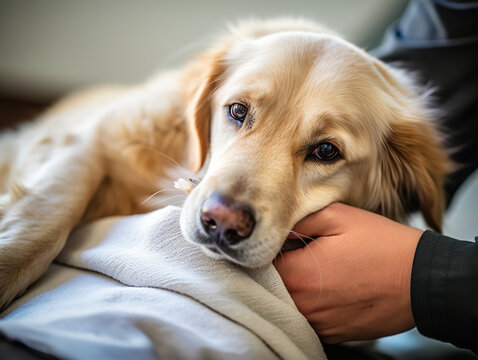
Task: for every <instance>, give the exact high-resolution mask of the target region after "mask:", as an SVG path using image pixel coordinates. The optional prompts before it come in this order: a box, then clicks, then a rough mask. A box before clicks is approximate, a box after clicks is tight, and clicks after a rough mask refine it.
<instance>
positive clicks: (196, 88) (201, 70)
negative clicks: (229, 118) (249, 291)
mask: <svg viewBox="0 0 478 360" xmlns="http://www.w3.org/2000/svg"><path fill="white" fill-rule="evenodd" d="M226 52H227V49H226V48H224V47H221V48H218V49H215V50H213V51H210V52H209V53H208V54H205V55H203V56H201V57H200V58H199V59H198V61H196V62H195V63H194V64H192V66H191V67H190V70H189V74H188V78H186V79H185V81H186V82H189V84H188V87H189V91H188V93H189V95H188V98H189V99H188V101H189V107H188V118H189V119H188V120H189V135H190V141H191V143H190V154H189V159H190V166H191V169H192V170H193V171H194V172H198V171H199V170H200V169H201V168H202V166H203V165H204V162H205V160H206V157H207V154H208V151H209V139H210V128H211V121H212V116H213V114H212V104H211V99H212V95H213V93H214V91H215V90H216V89H217V88H218V87H219V86H220V85H221V82H222V75H223V74H224V71H225V64H224V56H225V54H226Z"/></svg>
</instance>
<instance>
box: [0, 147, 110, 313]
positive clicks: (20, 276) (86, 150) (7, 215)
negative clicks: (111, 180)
mask: <svg viewBox="0 0 478 360" xmlns="http://www.w3.org/2000/svg"><path fill="white" fill-rule="evenodd" d="M95 151H96V147H95V146H92V145H91V144H85V143H82V142H81V141H80V140H78V141H77V142H76V143H75V144H70V145H68V146H63V147H59V148H53V149H52V151H50V152H49V153H48V156H47V159H46V161H43V162H41V163H40V164H38V163H37V164H36V165H35V167H34V168H31V169H28V168H27V171H23V174H24V176H22V179H21V181H22V183H21V184H20V183H16V182H14V183H11V184H10V186H9V193H8V194H7V195H6V196H5V195H4V196H3V197H6V198H4V199H2V201H3V204H2V208H3V216H1V215H0V309H1V308H4V307H5V306H6V305H7V304H8V303H9V302H11V301H12V300H13V299H14V298H15V297H16V296H18V295H19V294H21V293H22V292H24V291H25V289H26V288H27V287H28V286H29V285H30V284H32V283H33V282H34V281H36V280H37V279H38V278H39V277H40V276H41V275H42V274H43V273H44V271H45V270H46V268H47V267H48V265H49V264H50V263H51V262H52V261H53V259H54V258H55V257H56V256H57V254H58V253H59V252H60V250H61V249H62V247H63V245H64V243H65V240H66V238H67V236H68V234H69V233H70V231H71V230H72V229H73V227H74V226H75V225H77V224H78V222H79V221H80V219H81V217H82V215H83V212H84V210H85V208H86V206H87V204H88V202H89V200H90V199H91V197H92V195H93V193H94V191H95V190H96V188H97V187H98V184H99V183H100V181H101V179H102V177H103V172H102V167H101V163H100V156H99V154H97V153H95ZM29 155H31V156H34V154H29ZM26 164H28V162H26Z"/></svg>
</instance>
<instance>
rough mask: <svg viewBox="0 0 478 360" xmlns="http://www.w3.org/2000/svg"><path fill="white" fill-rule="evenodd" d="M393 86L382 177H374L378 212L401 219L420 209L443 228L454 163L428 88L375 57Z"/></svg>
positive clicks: (381, 156)
mask: <svg viewBox="0 0 478 360" xmlns="http://www.w3.org/2000/svg"><path fill="white" fill-rule="evenodd" d="M376 68H377V70H378V71H379V72H380V74H381V75H382V76H383V79H384V80H385V82H386V83H387V84H388V85H389V86H390V87H389V89H393V90H392V91H393V93H394V94H393V95H392V96H389V97H388V99H392V98H393V99H395V100H394V101H393V103H394V104H393V111H392V112H393V114H391V117H392V120H391V121H390V122H389V129H388V130H389V131H388V133H387V134H386V136H385V138H384V140H383V142H382V148H381V150H380V151H379V154H378V158H379V170H378V171H379V172H380V174H379V178H380V179H375V180H372V182H375V183H374V185H373V188H374V191H375V192H376V194H380V192H382V193H381V194H380V195H378V196H379V197H380V200H379V201H378V203H379V204H380V205H379V207H378V209H375V210H376V211H377V212H380V213H382V214H384V215H385V216H388V217H390V218H394V219H397V220H399V219H400V218H403V216H404V213H405V212H408V211H412V210H415V209H420V210H421V212H422V214H423V217H424V219H425V221H426V222H427V224H428V226H430V227H431V228H432V229H433V230H435V231H438V232H441V227H442V218H443V213H444V210H445V194H444V181H445V177H446V175H447V174H449V173H450V172H451V171H452V170H453V168H454V165H453V163H452V161H451V160H450V158H449V155H448V153H447V152H446V151H445V146H444V141H443V135H441V134H440V131H439V130H438V128H437V126H436V123H435V122H434V119H433V117H434V114H433V112H432V111H430V110H429V109H428V105H427V97H428V95H426V92H420V91H421V89H419V88H418V87H417V86H416V85H415V84H414V82H413V79H411V78H410V76H409V75H407V74H405V73H403V72H402V71H401V70H397V69H392V68H389V67H388V66H386V65H384V64H382V63H380V62H378V61H376Z"/></svg>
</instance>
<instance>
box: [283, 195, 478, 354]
mask: <svg viewBox="0 0 478 360" xmlns="http://www.w3.org/2000/svg"><path fill="white" fill-rule="evenodd" d="M294 231H296V232H298V233H301V234H304V235H306V236H310V237H314V238H316V240H314V241H312V242H310V243H309V244H308V246H306V247H305V248H303V249H298V250H294V251H290V252H288V253H285V254H282V255H280V256H279V257H278V258H277V259H276V261H275V266H276V269H277V270H278V272H279V274H280V275H281V277H282V279H283V281H284V284H285V285H286V287H287V289H288V290H289V292H290V294H291V296H292V298H293V300H294V302H295V303H296V305H297V307H298V309H299V310H300V311H301V312H302V313H303V314H304V316H305V317H306V318H307V319H308V320H309V322H310V323H311V325H312V326H313V327H314V329H315V330H316V331H317V332H318V334H319V337H320V338H321V340H322V341H323V342H324V343H339V342H344V341H351V340H365V339H374V338H378V337H382V336H387V335H392V334H396V333H399V332H402V331H405V330H408V329H411V328H412V327H414V326H415V324H417V326H418V329H419V331H421V332H423V333H424V334H425V335H428V336H432V337H436V338H437V339H440V340H443V341H448V342H452V343H454V344H455V345H457V346H460V347H465V348H468V349H471V350H473V351H475V352H476V351H477V348H476V346H477V345H476V344H477V343H478V341H477V340H478V338H477V336H478V335H476V334H478V296H477V294H478V293H477V292H478V267H477V265H476V262H474V260H473V259H477V260H478V258H477V251H478V245H476V244H474V243H467V242H461V241H458V240H453V239H449V238H445V237H441V238H440V239H439V241H438V242H436V243H435V242H434V241H435V240H431V239H430V237H434V236H438V237H439V235H436V234H434V233H431V232H425V233H423V232H422V231H420V230H418V229H414V228H411V227H408V226H406V225H402V224H399V223H396V222H394V221H392V220H389V219H387V218H385V217H383V216H380V215H377V214H374V213H371V212H368V211H365V210H361V209H357V208H353V207H351V206H347V205H344V204H338V203H336V204H332V205H330V206H328V207H326V208H325V209H323V210H321V211H319V212H317V213H314V214H311V215H309V216H308V217H306V218H305V219H304V220H303V221H301V222H300V223H299V224H297V226H296V227H295V228H294ZM450 244H453V245H450ZM417 245H418V246H417ZM452 255H453V258H451V256H452ZM445 294H446V296H445ZM454 299H456V301H454ZM443 302H445V303H444V304H443ZM449 326H451V327H449Z"/></svg>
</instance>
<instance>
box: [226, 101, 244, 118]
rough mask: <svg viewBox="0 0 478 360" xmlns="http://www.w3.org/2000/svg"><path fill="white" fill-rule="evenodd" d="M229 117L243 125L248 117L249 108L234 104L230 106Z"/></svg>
mask: <svg viewBox="0 0 478 360" xmlns="http://www.w3.org/2000/svg"><path fill="white" fill-rule="evenodd" d="M229 115H230V116H231V117H232V118H233V119H234V120H236V121H239V122H240V123H242V122H243V121H244V119H245V118H246V115H247V107H246V106H244V105H242V104H239V103H235V104H232V105H231V106H229Z"/></svg>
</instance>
